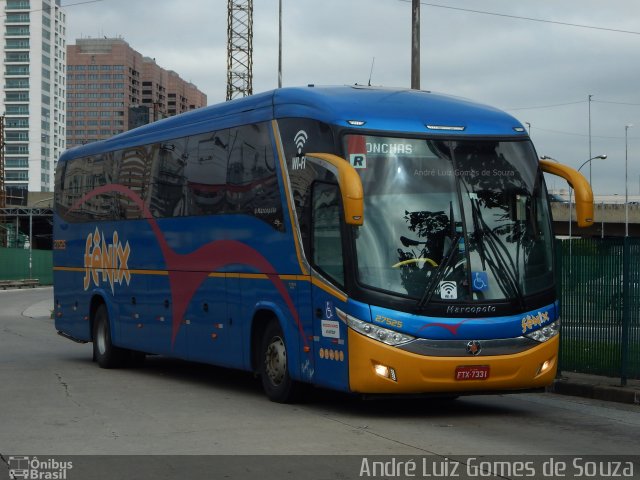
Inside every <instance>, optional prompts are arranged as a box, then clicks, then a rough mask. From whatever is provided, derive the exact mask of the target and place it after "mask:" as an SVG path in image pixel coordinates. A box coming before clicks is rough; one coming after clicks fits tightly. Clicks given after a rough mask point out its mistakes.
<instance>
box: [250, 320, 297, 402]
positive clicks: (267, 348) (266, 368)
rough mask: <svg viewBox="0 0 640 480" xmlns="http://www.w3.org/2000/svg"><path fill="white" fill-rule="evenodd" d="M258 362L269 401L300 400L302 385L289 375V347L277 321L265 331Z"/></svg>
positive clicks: (272, 321) (272, 322) (271, 322)
mask: <svg viewBox="0 0 640 480" xmlns="http://www.w3.org/2000/svg"><path fill="white" fill-rule="evenodd" d="M258 361H259V362H260V365H259V372H260V379H261V380H262V388H263V389H264V393H265V394H266V395H267V397H268V398H269V400H271V401H273V402H278V403H292V402H295V401H296V400H298V398H299V395H300V388H301V385H300V384H299V383H298V382H296V381H295V380H293V379H292V378H291V376H290V375H289V369H288V367H287V345H286V343H285V340H284V335H283V333H282V328H280V324H279V323H278V322H277V321H276V320H271V321H270V322H269V324H268V325H267V327H266V328H265V330H264V333H263V335H262V342H261V343H260V356H259V357H258Z"/></svg>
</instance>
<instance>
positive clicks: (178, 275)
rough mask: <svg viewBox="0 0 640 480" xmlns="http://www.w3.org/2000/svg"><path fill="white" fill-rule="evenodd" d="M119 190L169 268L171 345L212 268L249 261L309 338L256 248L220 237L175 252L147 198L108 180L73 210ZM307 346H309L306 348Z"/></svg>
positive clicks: (273, 269) (302, 334)
mask: <svg viewBox="0 0 640 480" xmlns="http://www.w3.org/2000/svg"><path fill="white" fill-rule="evenodd" d="M112 192H117V193H119V194H120V195H123V196H125V197H127V198H128V199H130V200H131V201H133V202H134V203H135V205H136V206H137V207H138V208H139V209H140V211H141V212H142V213H143V215H144V219H145V220H146V221H147V223H149V225H150V226H151V229H152V230H153V233H154V235H155V237H156V239H157V240H158V244H159V245H160V250H161V251H162V256H163V257H164V260H165V264H166V267H167V270H168V271H169V288H170V290H171V299H172V302H171V304H172V313H173V324H172V327H173V328H172V332H171V346H172V347H173V345H174V343H175V339H176V337H177V335H178V332H179V331H180V325H181V323H182V318H183V315H184V313H185V311H186V310H187V307H188V306H189V302H191V299H192V298H193V295H194V294H195V292H196V291H197V290H198V288H199V287H200V285H201V284H202V282H204V280H205V279H206V278H207V277H208V276H209V273H210V272H214V271H216V270H218V269H220V268H222V267H225V266H227V265H233V264H241V265H248V266H250V267H253V268H255V269H256V270H257V271H258V272H260V273H264V274H266V276H267V277H268V278H269V280H271V283H273V285H274V286H275V288H276V289H277V290H278V293H279V294H280V296H281V297H282V298H283V299H284V301H285V303H286V304H287V307H288V309H289V311H290V312H291V315H292V316H293V319H294V321H295V323H296V326H297V327H298V331H299V332H300V336H301V337H302V341H303V342H304V345H305V347H306V346H307V340H306V337H305V335H304V330H303V328H302V324H301V323H300V317H299V315H298V311H297V309H296V307H295V305H294V303H293V300H292V299H291V296H290V295H289V292H288V291H287V289H286V287H285V285H284V283H283V282H282V280H281V279H280V277H279V276H278V274H277V272H276V270H275V268H274V267H273V265H271V263H269V261H268V260H267V259H266V258H265V257H264V256H262V255H261V254H260V252H258V251H257V250H255V249H253V248H251V247H249V246H248V245H245V244H244V243H242V242H238V241H236V240H217V241H214V242H211V243H208V244H206V245H203V246H202V247H200V248H198V249H197V250H195V251H193V252H191V253H187V254H180V253H176V252H175V251H174V250H173V249H172V248H171V247H170V246H169V244H168V243H167V240H166V239H165V237H164V234H163V233H162V230H161V229H160V226H159V225H158V222H156V220H155V218H153V215H152V214H151V212H150V211H149V209H148V208H147V206H146V205H145V204H144V201H143V200H142V199H141V198H140V197H139V196H138V195H136V194H135V193H134V192H132V191H131V190H129V189H128V188H126V187H124V186H123V185H116V184H107V185H103V186H101V187H98V188H96V189H94V190H92V191H91V192H89V193H87V194H86V195H84V196H83V197H82V198H80V199H79V200H78V201H76V202H75V203H74V204H73V205H72V206H71V208H70V209H69V210H70V211H73V210H76V209H78V207H80V206H81V205H82V204H83V203H85V202H86V201H87V200H89V199H90V198H93V197H95V196H97V195H101V194H104V193H112ZM305 350H306V349H305Z"/></svg>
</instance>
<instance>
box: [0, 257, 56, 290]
mask: <svg viewBox="0 0 640 480" xmlns="http://www.w3.org/2000/svg"><path fill="white" fill-rule="evenodd" d="M51 254H52V251H51V250H35V249H34V250H29V249H28V248H0V280H26V279H38V283H39V284H40V285H51V284H52V283H53V259H52V255H51ZM29 259H31V268H30V267H29Z"/></svg>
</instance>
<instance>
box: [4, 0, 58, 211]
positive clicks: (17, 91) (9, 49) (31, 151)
mask: <svg viewBox="0 0 640 480" xmlns="http://www.w3.org/2000/svg"><path fill="white" fill-rule="evenodd" d="M0 11H1V12H2V14H3V16H4V28H3V30H4V39H3V48H2V56H3V61H4V75H2V77H1V79H0V82H1V86H2V93H3V95H2V98H1V100H0V101H1V102H2V105H1V106H0V113H4V115H5V142H6V144H5V186H6V193H7V203H9V204H14V205H21V204H23V205H24V204H26V200H27V192H28V191H35V192H48V191H52V190H53V180H54V170H55V163H56V160H57V158H58V157H59V156H60V154H61V153H62V151H63V150H64V149H65V139H66V131H65V125H66V117H65V113H66V105H65V97H66V89H65V82H66V78H65V64H66V58H65V57H66V40H65V36H66V25H65V23H66V19H65V13H64V12H63V11H62V9H61V5H60V0H37V1H36V0H0Z"/></svg>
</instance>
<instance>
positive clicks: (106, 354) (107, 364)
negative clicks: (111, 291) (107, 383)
mask: <svg viewBox="0 0 640 480" xmlns="http://www.w3.org/2000/svg"><path fill="white" fill-rule="evenodd" d="M125 356H126V351H125V350H123V349H121V348H118V347H116V346H114V345H113V344H112V343H111V328H110V327H109V314H108V312H107V307H106V306H105V305H104V304H103V305H100V306H99V307H98V308H97V309H96V313H95V317H94V320H93V358H94V360H95V361H96V362H98V365H100V367H101V368H117V367H121V366H122V365H123V364H124V361H125Z"/></svg>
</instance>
